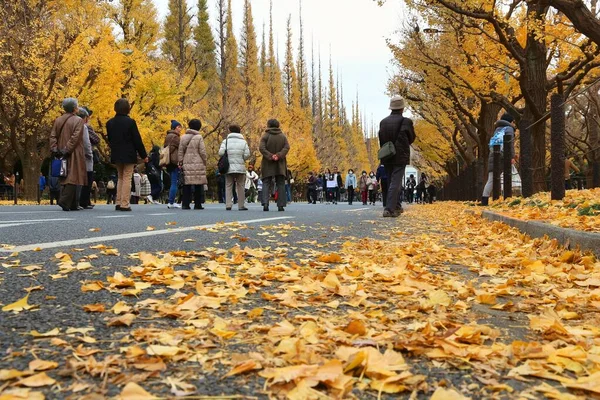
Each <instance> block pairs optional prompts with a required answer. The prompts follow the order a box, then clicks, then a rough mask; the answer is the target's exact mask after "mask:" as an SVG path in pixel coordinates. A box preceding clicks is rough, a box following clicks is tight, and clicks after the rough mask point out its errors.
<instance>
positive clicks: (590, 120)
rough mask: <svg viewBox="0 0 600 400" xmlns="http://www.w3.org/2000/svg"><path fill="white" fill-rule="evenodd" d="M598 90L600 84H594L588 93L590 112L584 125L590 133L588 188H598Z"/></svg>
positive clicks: (599, 155)
mask: <svg viewBox="0 0 600 400" xmlns="http://www.w3.org/2000/svg"><path fill="white" fill-rule="evenodd" d="M599 89H600V84H596V85H593V86H592V87H591V88H590V90H589V91H588V94H589V96H590V102H591V104H590V112H589V114H588V115H587V116H586V123H587V127H588V132H589V133H590V137H589V147H590V153H589V154H587V157H586V158H587V159H588V161H589V165H590V166H591V167H592V182H588V184H587V187H588V188H590V187H600V149H598V147H600V118H599V115H600V112H599V111H600V110H598V106H599V105H600V99H598V90H599ZM590 183H591V185H590Z"/></svg>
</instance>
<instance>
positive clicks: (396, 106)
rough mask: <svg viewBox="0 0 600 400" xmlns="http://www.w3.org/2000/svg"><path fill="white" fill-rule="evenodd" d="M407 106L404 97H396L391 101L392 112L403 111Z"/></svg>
mask: <svg viewBox="0 0 600 400" xmlns="http://www.w3.org/2000/svg"><path fill="white" fill-rule="evenodd" d="M405 106H406V104H405V102H404V97H402V96H394V97H392V98H391V100H390V110H403V109H404V108H405Z"/></svg>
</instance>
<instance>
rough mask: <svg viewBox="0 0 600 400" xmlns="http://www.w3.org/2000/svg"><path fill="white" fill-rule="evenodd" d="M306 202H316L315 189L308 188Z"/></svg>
mask: <svg viewBox="0 0 600 400" xmlns="http://www.w3.org/2000/svg"><path fill="white" fill-rule="evenodd" d="M308 202H309V203H316V202H317V189H308Z"/></svg>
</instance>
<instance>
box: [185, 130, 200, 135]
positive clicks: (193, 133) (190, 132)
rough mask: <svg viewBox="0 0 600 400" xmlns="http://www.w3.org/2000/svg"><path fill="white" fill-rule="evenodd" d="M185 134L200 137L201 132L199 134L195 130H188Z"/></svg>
mask: <svg viewBox="0 0 600 400" xmlns="http://www.w3.org/2000/svg"><path fill="white" fill-rule="evenodd" d="M185 134H186V135H199V134H200V132H198V131H195V130H193V129H188V130H186V131H185Z"/></svg>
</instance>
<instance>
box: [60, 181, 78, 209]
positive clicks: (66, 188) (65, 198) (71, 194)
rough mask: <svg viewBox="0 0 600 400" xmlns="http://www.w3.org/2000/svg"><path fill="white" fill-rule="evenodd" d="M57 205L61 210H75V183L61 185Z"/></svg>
mask: <svg viewBox="0 0 600 400" xmlns="http://www.w3.org/2000/svg"><path fill="white" fill-rule="evenodd" d="M58 205H59V206H61V207H62V208H63V210H64V209H67V210H77V185H62V189H61V191H60V198H59V199H58Z"/></svg>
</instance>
